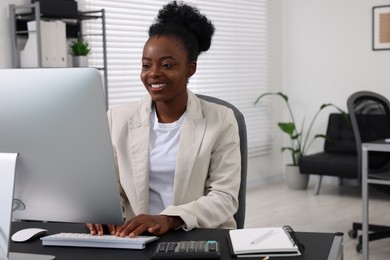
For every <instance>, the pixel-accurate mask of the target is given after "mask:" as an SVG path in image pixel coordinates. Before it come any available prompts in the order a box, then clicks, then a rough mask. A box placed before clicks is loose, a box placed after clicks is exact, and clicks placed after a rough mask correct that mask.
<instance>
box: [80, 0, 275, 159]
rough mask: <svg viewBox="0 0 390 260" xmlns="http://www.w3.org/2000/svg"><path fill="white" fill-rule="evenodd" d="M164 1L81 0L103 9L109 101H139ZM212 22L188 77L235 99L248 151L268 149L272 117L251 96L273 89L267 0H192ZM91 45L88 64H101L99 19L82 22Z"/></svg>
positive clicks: (204, 89)
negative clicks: (144, 58)
mask: <svg viewBox="0 0 390 260" xmlns="http://www.w3.org/2000/svg"><path fill="white" fill-rule="evenodd" d="M168 2H169V1H167V0H83V1H80V3H79V5H80V6H82V7H84V8H83V10H100V9H105V14H106V38H107V69H108V73H107V74H108V93H107V95H108V104H109V106H115V105H119V104H121V103H124V102H128V101H133V100H138V99H139V98H140V97H141V96H142V95H144V94H146V90H145V89H144V87H143V85H142V82H141V81H140V78H139V75H140V70H141V55H142V49H143V46H144V43H145V41H146V40H147V38H148V35H147V32H148V29H149V26H150V25H151V24H152V22H153V21H154V18H155V17H156V15H157V12H158V10H159V9H160V8H161V7H162V6H163V5H164V4H166V3H168ZM185 2H186V3H190V4H194V5H195V6H197V7H198V8H199V10H200V11H201V12H202V13H203V14H205V15H206V16H207V17H208V18H209V19H210V20H212V21H213V23H214V25H215V28H216V30H215V34H214V37H213V41H212V44H211V48H210V50H209V51H207V52H206V53H203V54H201V55H200V56H199V59H198V66H197V72H196V74H195V75H194V76H193V77H192V78H191V79H190V82H189V85H188V87H189V89H191V90H192V91H193V92H194V93H201V94H205V95H211V96H215V97H218V98H221V99H224V100H226V101H228V102H230V103H232V104H234V105H235V106H236V107H237V108H238V109H240V111H241V112H242V113H243V114H244V116H245V120H246V124H247V131H248V153H249V156H258V155H261V154H265V153H268V152H270V151H271V150H272V138H271V135H272V131H273V120H272V117H271V116H270V113H268V111H269V110H268V109H260V107H259V106H255V105H254V100H255V98H256V97H257V96H258V95H260V94H261V93H264V92H266V91H271V90H272V84H271V68H272V66H271V59H270V50H271V49H270V24H269V3H268V1H267V0H258V1H253V0H240V1H237V0H214V1H210V0H193V1H185ZM85 30H86V33H87V34H89V35H92V36H89V38H88V40H89V42H90V46H91V49H92V53H91V55H90V57H89V59H90V60H89V62H90V65H91V66H96V67H99V66H101V64H102V63H103V61H102V58H103V55H102V51H101V50H102V42H101V39H100V38H98V37H94V36H93V35H94V33H98V32H99V31H100V30H101V24H100V23H99V22H95V21H93V20H91V21H87V24H86V25H85Z"/></svg>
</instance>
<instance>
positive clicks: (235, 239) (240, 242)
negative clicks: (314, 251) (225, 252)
mask: <svg viewBox="0 0 390 260" xmlns="http://www.w3.org/2000/svg"><path fill="white" fill-rule="evenodd" d="M229 238H230V243H231V249H232V253H233V255H235V256H237V257H254V256H298V255H301V253H302V251H303V245H301V244H300V243H299V242H298V241H297V239H296V237H295V233H294V231H293V229H292V228H291V227H290V226H287V225H286V226H283V227H267V228H247V229H235V230H230V231H229Z"/></svg>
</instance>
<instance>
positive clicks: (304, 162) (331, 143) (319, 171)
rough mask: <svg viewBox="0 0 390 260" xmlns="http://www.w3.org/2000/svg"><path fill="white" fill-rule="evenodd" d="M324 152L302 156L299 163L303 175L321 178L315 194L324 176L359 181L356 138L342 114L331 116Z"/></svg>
mask: <svg viewBox="0 0 390 260" xmlns="http://www.w3.org/2000/svg"><path fill="white" fill-rule="evenodd" d="M326 135H327V139H326V141H325V143H324V151H323V152H319V153H315V154H311V155H306V156H302V157H301V160H300V162H299V167H300V171H301V174H315V175H319V176H320V178H319V180H318V183H317V187H316V190H315V194H318V193H319V191H320V187H321V182H322V176H324V175H325V176H334V177H339V178H340V183H342V180H343V179H344V178H346V179H358V178H359V175H358V156H357V150H356V141H355V136H354V133H353V130H352V125H351V123H350V121H349V119H346V118H345V117H344V115H343V114H341V113H332V114H330V115H329V121H328V127H327V131H326Z"/></svg>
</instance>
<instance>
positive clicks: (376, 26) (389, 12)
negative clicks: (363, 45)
mask: <svg viewBox="0 0 390 260" xmlns="http://www.w3.org/2000/svg"><path fill="white" fill-rule="evenodd" d="M372 49H373V50H374V51H378V50H390V5H382V6H374V7H373V8H372Z"/></svg>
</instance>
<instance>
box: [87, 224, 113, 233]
mask: <svg viewBox="0 0 390 260" xmlns="http://www.w3.org/2000/svg"><path fill="white" fill-rule="evenodd" d="M107 227H108V232H109V233H110V234H111V235H116V233H117V231H118V230H119V228H120V227H121V226H115V225H107ZM87 228H88V230H89V233H90V234H91V235H99V236H102V235H103V234H104V231H103V225H101V224H92V223H88V224H87Z"/></svg>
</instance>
